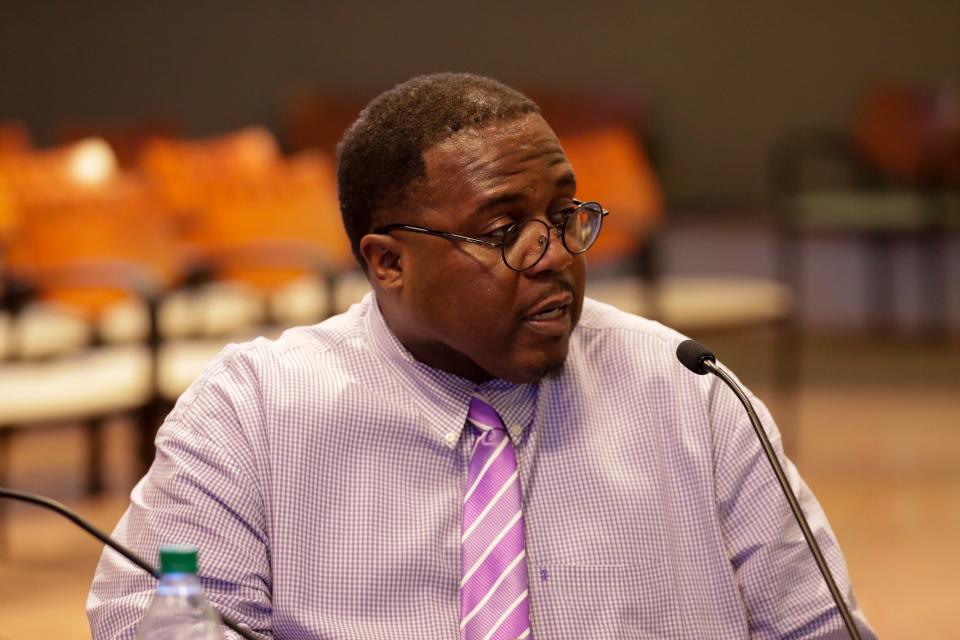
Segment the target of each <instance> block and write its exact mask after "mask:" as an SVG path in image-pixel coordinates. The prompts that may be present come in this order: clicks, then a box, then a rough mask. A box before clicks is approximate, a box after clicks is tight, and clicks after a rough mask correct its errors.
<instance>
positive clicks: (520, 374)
mask: <svg viewBox="0 0 960 640" xmlns="http://www.w3.org/2000/svg"><path fill="white" fill-rule="evenodd" d="M566 361H567V350H566V349H564V350H563V353H560V354H542V356H541V357H539V358H536V359H535V360H534V361H532V362H518V363H516V365H515V366H514V367H512V371H510V372H504V374H503V375H501V376H498V377H500V378H502V379H503V380H506V381H508V382H514V383H517V384H531V383H534V382H539V381H540V380H542V379H543V378H546V377H547V376H549V375H552V374H554V373H557V372H558V371H560V370H561V369H563V364H564V363H565V362H566Z"/></svg>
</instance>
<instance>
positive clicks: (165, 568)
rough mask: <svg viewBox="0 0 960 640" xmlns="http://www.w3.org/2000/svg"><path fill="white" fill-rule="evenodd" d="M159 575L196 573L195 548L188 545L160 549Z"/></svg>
mask: <svg viewBox="0 0 960 640" xmlns="http://www.w3.org/2000/svg"><path fill="white" fill-rule="evenodd" d="M160 573H161V574H163V575H166V574H168V573H192V574H196V573H197V548H196V547H191V546H189V545H167V546H163V547H160Z"/></svg>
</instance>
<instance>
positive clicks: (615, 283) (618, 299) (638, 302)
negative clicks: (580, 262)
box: [587, 276, 793, 332]
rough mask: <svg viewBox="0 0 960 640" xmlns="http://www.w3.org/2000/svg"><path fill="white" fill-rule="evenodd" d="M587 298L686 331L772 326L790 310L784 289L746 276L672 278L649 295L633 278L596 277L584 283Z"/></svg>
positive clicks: (791, 301) (668, 278)
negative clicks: (761, 325)
mask: <svg viewBox="0 0 960 640" xmlns="http://www.w3.org/2000/svg"><path fill="white" fill-rule="evenodd" d="M587 295H588V296H590V297H591V298H595V299H597V300H600V301H601V302H606V303H608V304H612V305H613V306H615V307H618V308H620V309H622V310H624V311H627V312H629V313H635V314H637V315H641V316H653V315H655V317H654V319H656V320H659V321H660V322H663V323H664V324H666V325H668V326H671V327H674V328H677V329H680V330H682V331H687V332H690V331H697V330H700V331H703V330H711V329H729V328H737V327H741V326H749V325H758V324H764V323H769V322H775V321H777V320H782V319H784V318H787V317H788V316H789V314H790V313H791V310H792V308H793V294H792V293H791V291H790V289H789V288H788V287H786V286H784V285H783V284H781V283H779V282H776V281H774V280H767V279H762V278H748V277H732V276H724V277H720V276H718V277H693V276H672V277H667V278H663V279H662V280H661V281H660V284H659V287H658V288H657V289H656V290H653V291H651V290H649V289H647V288H646V287H645V286H644V284H643V283H642V282H641V281H640V280H639V279H637V278H598V279H596V280H594V281H590V282H589V283H588V285H587ZM652 296H656V297H655V298H653V297H652Z"/></svg>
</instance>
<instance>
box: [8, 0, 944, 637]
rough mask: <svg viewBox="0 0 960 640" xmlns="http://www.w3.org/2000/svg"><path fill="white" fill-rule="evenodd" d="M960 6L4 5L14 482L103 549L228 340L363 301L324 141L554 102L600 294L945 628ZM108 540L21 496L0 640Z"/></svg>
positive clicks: (51, 624)
mask: <svg viewBox="0 0 960 640" xmlns="http://www.w3.org/2000/svg"><path fill="white" fill-rule="evenodd" d="M958 27H960V4H958V3H956V2H950V1H943V2H938V1H935V0H928V1H927V2H921V3H909V4H908V3H904V2H894V1H893V0H875V1H873V2H857V1H852V0H851V1H847V2H831V3H827V2H819V1H817V2H807V3H802V4H799V3H793V4H791V5H786V4H782V3H762V2H744V3H732V4H731V3H709V2H697V1H695V0H676V1H675V2H671V3H650V2H648V3H639V2H627V1H626V0H619V1H597V2H593V3H589V4H588V3H576V4H575V3H566V2H545V1H542V0H531V1H530V2H525V3H508V2H496V1H494V2H487V3H473V2H467V3H460V4H457V3H449V2H440V1H439V0H427V1H425V2H419V3H415V4H402V3H401V4H397V3H386V2H377V3H374V2H355V3H350V4H346V3H326V2H314V3H306V2H290V1H286V2H270V3H267V2H254V1H250V0H243V1H234V2H223V1H217V2H202V3H186V2H167V3H162V4H155V5H150V6H148V5H146V4H145V3H130V2H118V1H108V2H98V3H91V2H66V1H58V0H47V1H45V2H28V1H25V0H6V1H5V2H2V3H0V303H2V309H0V485H3V486H9V487H12V488H17V489H22V490H27V491H36V492H40V493H44V494H47V495H50V496H52V497H54V498H56V499H58V500H61V501H63V502H65V503H67V504H69V505H70V506H71V507H73V508H75V509H76V510H77V511H78V512H79V513H81V514H82V515H84V516H85V517H88V518H90V519H91V520H93V521H94V522H95V523H97V524H99V525H100V526H102V527H104V528H106V529H108V530H109V529H111V528H112V527H113V525H114V523H115V522H116V521H117V519H118V518H119V516H120V515H121V513H122V512H123V509H124V508H125V506H126V503H127V496H128V494H129V491H130V489H131V488H132V486H133V484H134V483H135V482H136V481H137V479H138V478H139V477H140V476H141V475H142V473H143V471H144V469H145V465H146V464H148V461H149V460H150V458H151V456H152V451H151V446H152V445H151V443H152V437H153V434H154V432H155V430H156V428H157V426H158V424H159V422H160V421H161V420H162V417H163V415H165V413H166V412H167V411H168V410H169V408H170V407H171V406H172V403H173V402H174V401H175V399H176V398H177V397H178V395H179V394H180V393H181V392H182V391H183V390H184V389H185V388H186V386H187V385H189V383H190V381H191V380H193V378H194V377H195V376H196V375H198V373H199V372H200V371H201V370H202V369H203V366H204V364H205V363H206V362H207V361H208V360H209V358H211V357H212V356H213V355H214V354H216V352H217V351H218V350H219V349H220V348H221V347H222V345H223V344H225V343H227V342H230V341H237V340H245V339H248V338H250V337H253V336H256V335H270V336H272V335H277V334H279V332H281V331H282V330H283V329H284V328H285V327H288V326H293V325H296V324H304V323H312V322H318V321H320V320H322V319H323V318H325V317H327V316H329V315H330V314H332V313H336V312H339V311H341V310H343V309H345V308H346V307H347V306H349V304H351V303H352V302H353V301H355V300H357V299H359V297H360V296H362V295H363V292H364V291H365V289H366V286H365V282H364V281H363V279H362V278H361V277H359V275H358V273H357V271H356V269H355V266H354V263H353V261H352V258H351V256H350V253H349V248H348V247H347V246H346V242H345V238H344V236H343V232H342V230H341V227H340V221H339V212H338V209H337V202H336V189H335V182H334V175H333V171H334V167H335V161H334V159H333V156H332V153H333V150H334V147H335V144H336V141H337V140H338V139H339V137H340V135H341V134H342V132H343V130H344V128H345V127H346V126H347V125H348V124H349V123H350V122H351V121H352V119H353V117H354V116H355V115H356V113H357V111H358V110H359V108H360V107H361V106H362V105H363V104H364V102H365V101H366V100H368V99H369V98H370V97H372V96H374V95H376V94H377V93H379V92H380V91H382V90H384V89H386V88H389V87H390V86H392V85H393V84H395V83H397V82H401V81H403V80H405V79H407V78H409V77H411V76H413V75H416V74H418V73H426V72H432V71H446V70H453V71H470V72H475V73H481V74H487V75H491V76H493V77H496V78H498V79H500V80H502V81H504V82H506V83H508V84H511V85H512V86H515V87H517V88H519V89H521V90H523V91H525V92H527V93H528V94H529V95H531V96H532V97H534V98H535V99H536V100H537V101H538V102H539V103H540V104H541V106H542V107H543V110H544V113H545V115H546V117H547V119H548V121H549V122H550V123H551V124H552V125H553V126H554V128H555V130H556V131H557V133H558V135H559V136H560V138H561V141H562V142H563V145H564V148H565V149H566V151H567V153H568V155H569V156H570V158H571V161H572V162H573V165H574V167H575V169H576V171H577V173H578V178H579V182H580V188H579V192H580V197H582V198H585V199H596V200H599V201H601V202H602V203H603V204H604V205H605V206H606V207H607V208H608V209H610V210H611V211H612V215H611V216H610V217H609V218H608V222H609V225H608V226H606V227H605V229H604V233H603V235H602V236H601V242H599V243H598V245H597V246H596V247H595V248H594V249H592V250H591V254H590V264H591V275H590V281H589V283H588V295H592V296H594V297H597V298H600V299H603V300H607V301H610V302H612V303H614V304H617V305H618V306H620V307H622V308H625V309H628V310H631V311H634V312H636V313H641V314H644V315H647V316H650V317H653V318H656V319H659V320H662V321H663V322H665V323H667V324H670V325H672V326H675V327H676V328H678V329H680V330H682V331H684V332H686V333H688V334H689V335H691V336H693V337H696V338H698V339H700V340H702V341H704V342H707V343H708V344H710V345H711V346H712V347H713V348H714V350H715V351H717V352H718V354H719V355H720V357H721V359H723V360H724V361H725V363H726V364H727V365H728V366H730V367H731V368H733V369H734V370H735V371H736V372H737V373H738V374H739V375H740V377H741V378H742V379H743V380H744V382H745V383H746V384H748V385H749V386H750V387H752V388H753V389H754V391H756V392H757V393H758V394H759V395H760V397H762V398H764V400H765V401H767V403H768V404H769V405H770V406H771V409H772V410H773V412H774V415H775V416H777V419H778V422H779V424H780V427H781V430H782V432H783V438H784V443H785V446H786V450H787V453H788V455H790V457H791V458H792V459H793V460H794V461H795V462H796V463H797V465H798V466H799V467H800V470H801V472H802V473H803V474H804V476H805V478H806V479H807V481H808V483H809V484H810V485H811V486H812V487H813V489H814V491H815V492H816V493H817V495H818V497H819V498H820V500H821V502H822V503H823V504H824V507H825V508H826V510H827V513H828V515H830V517H831V522H832V523H833V526H834V529H835V530H836V533H837V536H838V538H839V539H840V542H841V545H842V546H843V548H844V550H845V552H846V555H847V561H848V564H849V568H850V572H851V574H852V577H853V580H854V586H855V588H856V591H857V594H858V597H859V599H860V601H861V604H862V606H863V608H864V610H865V611H866V613H867V615H868V617H869V618H870V619H871V621H872V622H873V624H874V626H875V628H876V630H877V631H878V632H879V633H880V635H881V636H883V637H904V638H906V637H916V636H917V635H923V636H924V637H929V638H948V637H955V630H954V629H955V623H954V620H953V619H952V617H951V616H950V613H952V608H953V606H955V604H956V601H957V595H958V589H957V587H956V586H955V585H954V580H955V575H956V573H957V569H958V568H960V551H958V549H957V545H956V541H957V540H958V539H960V464H958V463H960V237H958V236H960V234H958V233H957V231H958V230H960V37H957V34H958ZM99 550H100V549H99V546H98V545H97V544H96V543H95V542H93V541H90V540H88V539H87V537H86V536H85V535H84V534H82V533H81V532H79V531H77V530H74V529H73V528H72V527H71V526H70V525H68V524H65V523H62V522H60V520H59V519H58V518H56V517H55V516H53V515H50V514H47V513H45V512H40V511H38V510H36V509H33V508H31V507H28V506H25V505H23V506H22V505H10V504H3V503H0V621H2V624H0V638H3V639H6V638H32V637H61V638H72V637H77V638H82V637H87V635H88V631H87V629H86V622H85V616H84V613H83V604H84V600H85V597H86V591H87V588H88V586H89V582H90V579H91V577H92V572H93V567H94V565H95V563H96V560H97V558H98V556H99Z"/></svg>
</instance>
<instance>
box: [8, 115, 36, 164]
mask: <svg viewBox="0 0 960 640" xmlns="http://www.w3.org/2000/svg"><path fill="white" fill-rule="evenodd" d="M31 149H33V140H32V139H31V138H30V132H29V131H27V128H26V127H25V126H23V125H22V124H21V123H19V122H14V121H5V122H0V156H5V155H10V154H12V153H24V152H26V151H29V150H31Z"/></svg>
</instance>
